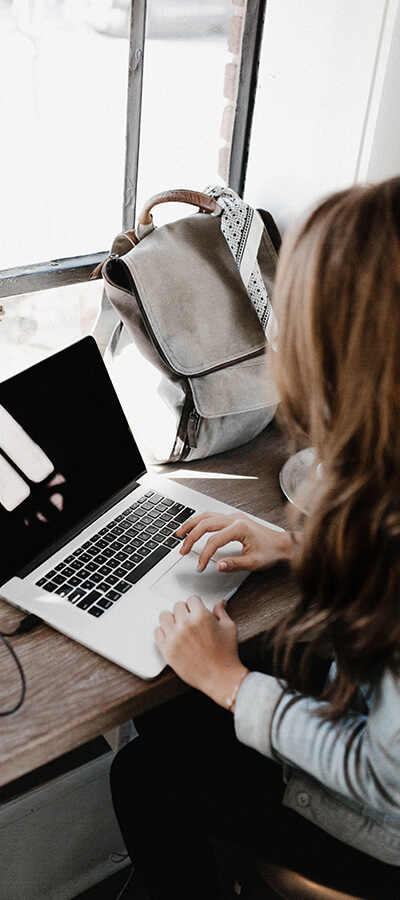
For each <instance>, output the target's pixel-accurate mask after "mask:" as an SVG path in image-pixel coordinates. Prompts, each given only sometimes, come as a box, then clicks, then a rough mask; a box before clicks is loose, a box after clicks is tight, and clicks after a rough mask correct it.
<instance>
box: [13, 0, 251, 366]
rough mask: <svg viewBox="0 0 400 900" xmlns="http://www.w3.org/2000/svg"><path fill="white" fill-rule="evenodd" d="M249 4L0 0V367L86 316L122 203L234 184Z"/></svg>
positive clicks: (243, 113)
mask: <svg viewBox="0 0 400 900" xmlns="http://www.w3.org/2000/svg"><path fill="white" fill-rule="evenodd" d="M263 5H264V4H263V3H259V2H256V0H248V2H247V5H246V3H245V0H206V2H202V3H200V2H199V0H147V3H146V2H145V0H132V2H131V0H0V75H1V81H0V114H1V121H2V151H1V153H2V156H1V167H0V199H1V210H2V216H1V224H0V232H1V233H0V298H1V299H0V302H1V303H2V309H0V379H2V378H5V377H8V376H9V375H11V374H13V372H15V371H17V370H18V369H20V368H23V367H25V366H26V365H29V364H31V363H32V362H34V361H36V360H37V359H39V358H41V357H42V356H44V355H46V354H48V353H49V352H51V351H53V350H55V349H58V348H59V347H60V346H62V345H65V344H67V343H70V342H71V341H73V340H76V339H77V338H78V337H79V336H80V335H81V334H84V333H88V332H90V331H91V330H92V329H93V326H94V323H95V321H96V317H97V314H98V310H99V307H100V303H101V297H102V282H101V280H100V281H95V282H89V281H88V279H89V275H90V272H91V271H92V269H93V268H94V266H95V265H96V263H97V262H98V261H99V260H101V259H102V258H103V257H104V256H105V255H106V253H107V251H108V248H109V246H110V243H111V241H112V239H113V237H114V235H115V234H116V233H117V232H118V231H120V230H121V228H128V227H132V225H133V222H134V217H135V210H136V204H137V202H138V204H139V205H140V204H141V203H143V202H144V201H145V200H146V199H147V198H148V196H150V195H152V194H153V193H156V192H157V191H159V190H165V189H166V188H173V187H191V188H194V189H197V190H202V189H203V188H204V187H205V186H206V184H208V183H221V182H222V183H224V182H228V183H230V184H231V185H232V187H234V188H235V189H236V190H239V192H240V191H241V189H242V181H243V173H244V170H245V159H246V141H247V140H248V134H249V114H248V113H249V103H248V100H249V96H250V94H251V92H252V90H253V92H254V73H255V71H256V60H257V46H258V43H259V41H260V35H261V30H260V29H261V23H262V12H263ZM245 11H246V16H245ZM181 212H182V211H181V210H176V211H172V210H171V208H169V209H168V208H166V207H159V209H158V210H157V221H158V222H159V223H161V222H162V221H163V218H164V219H165V218H171V216H173V215H180V214H181Z"/></svg>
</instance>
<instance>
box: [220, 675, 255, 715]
mask: <svg viewBox="0 0 400 900" xmlns="http://www.w3.org/2000/svg"><path fill="white" fill-rule="evenodd" d="M248 675H250V669H246V671H245V673H244V675H242V677H241V678H240V680H239V681H238V683H237V685H236V687H235V690H234V691H233V694H232V696H231V697H227V698H226V701H225V703H226V707H227V709H229V712H231V713H234V712H235V703H236V698H237V695H238V693H239V691H240V688H241V687H242V684H243V682H244V679H245V678H247V676H248Z"/></svg>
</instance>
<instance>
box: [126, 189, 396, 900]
mask: <svg viewBox="0 0 400 900" xmlns="http://www.w3.org/2000/svg"><path fill="white" fill-rule="evenodd" d="M274 306H275V310H276V315H277V318H278V324H279V346H278V352H277V359H276V362H275V364H274V367H275V370H276V371H275V376H276V381H277V385H278V388H279V391H280V396H281V401H282V408H283V411H284V413H285V416H286V419H287V422H288V424H289V427H290V429H291V432H292V433H293V434H295V435H302V436H304V435H305V436H306V437H307V440H308V441H309V442H310V444H311V445H312V446H313V447H315V449H316V458H317V461H318V462H319V463H320V464H321V470H320V471H322V477H321V478H316V479H315V489H314V495H313V497H312V502H311V511H310V515H309V516H308V517H307V518H306V521H305V522H304V524H303V529H302V532H301V536H300V535H299V534H298V532H296V528H297V525H296V523H293V525H292V529H291V531H289V532H287V533H284V534H283V535H282V534H279V533H278V532H273V531H271V530H270V529H268V528H267V527H265V528H264V527H263V526H260V525H256V524H254V523H253V522H252V521H251V520H250V519H248V518H246V517H245V516H241V515H240V516H238V517H220V516H214V515H211V514H210V515H203V516H199V517H194V518H192V519H190V520H189V521H188V522H187V523H185V524H184V525H183V526H182V527H181V528H180V529H179V532H178V534H179V536H180V537H182V538H184V540H183V544H182V548H181V552H182V553H187V552H189V550H190V549H191V547H192V546H193V544H194V543H195V542H196V541H197V540H198V539H199V538H200V536H202V535H203V534H204V533H209V534H210V537H209V538H208V541H207V544H206V546H205V548H204V550H203V552H202V554H201V556H200V562H199V565H200V568H205V566H206V565H207V563H208V561H209V559H210V557H211V555H212V554H213V553H214V552H215V549H216V548H217V547H223V546H224V545H225V544H227V543H228V542H229V541H230V540H232V539H234V540H239V541H240V542H241V543H242V546H243V552H242V555H241V556H240V557H239V558H236V559H233V558H229V557H227V558H226V559H224V560H222V561H221V562H220V563H219V564H218V566H219V568H220V569H222V570H225V571H232V570H233V569H234V568H237V567H241V568H245V569H247V570H249V571H254V570H256V569H266V568H268V567H270V566H271V565H273V564H274V563H275V562H277V561H279V560H283V559H288V560H291V562H292V565H293V567H294V570H295V572H296V573H297V577H298V581H299V585H300V589H301V591H300V594H301V598H300V600H299V602H298V604H297V606H296V608H295V609H294V610H293V611H292V612H291V613H290V614H289V615H288V617H287V619H286V620H285V621H284V622H283V623H282V624H281V626H280V627H279V629H278V631H277V632H276V634H275V635H274V639H273V643H274V672H275V674H274V675H270V674H265V673H264V671H251V672H249V671H248V669H247V668H246V667H245V666H244V665H243V664H242V662H241V661H240V658H239V654H238V648H237V636H236V628H235V625H234V624H233V623H232V621H231V620H230V618H229V616H228V613H227V611H226V609H225V608H224V607H223V605H221V604H219V605H217V607H216V608H215V610H214V613H210V612H209V611H207V610H206V609H205V607H204V606H203V604H202V602H201V600H200V599H199V598H198V597H190V598H189V599H188V601H187V603H186V604H183V603H178V604H176V605H175V607H174V611H173V613H170V612H164V613H162V615H161V616H160V624H159V627H158V628H157V630H156V640H157V644H158V647H159V649H160V651H161V653H162V654H163V656H164V658H165V661H166V663H168V664H169V665H170V666H172V668H173V669H174V670H175V672H177V674H178V675H179V676H180V677H181V678H182V679H183V680H184V681H186V682H187V683H188V684H189V685H191V686H192V687H194V688H196V689H197V691H196V692H194V693H193V692H191V693H189V694H188V695H187V696H186V697H185V698H184V699H181V700H180V701H176V702H175V704H170V705H167V706H166V707H165V708H164V709H163V710H161V711H160V712H159V713H157V714H152V715H148V716H147V720H146V717H143V720H144V721H143V724H142V727H139V732H140V737H139V739H137V740H135V741H133V742H132V744H130V745H129V746H128V747H127V748H125V749H124V750H123V751H122V752H121V753H120V754H119V755H118V756H117V758H116V760H115V762H114V764H113V770H112V788H113V797H114V804H115V809H116V812H117V816H118V819H119V823H120V826H121V829H122V833H123V836H124V839H125V842H126V845H127V848H128V851H129V853H130V855H131V858H132V860H133V863H134V866H135V869H136V870H137V871H138V873H139V875H140V877H141V878H142V881H143V884H144V885H145V888H146V890H147V891H148V893H149V896H150V897H151V898H153V900H159V898H162V900H168V898H174V900H177V898H184V897H185V898H190V900H195V898H199V900H200V898H207V900H211V898H217V897H219V896H222V894H220V893H219V889H220V888H219V887H218V877H217V871H216V867H215V863H214V857H213V853H212V849H211V844H210V842H209V838H208V834H209V833H213V834H215V835H217V836H220V837H223V838H225V839H226V840H228V841H229V840H231V841H233V842H234V843H235V844H237V845H238V846H243V847H245V848H246V849H249V850H252V851H255V852H256V853H257V854H261V855H264V856H265V857H266V858H268V859H271V860H275V861H278V862H285V863H287V864H288V865H291V866H293V867H294V868H295V869H296V870H297V871H301V872H303V873H304V874H305V875H307V874H309V875H310V876H311V877H316V878H321V879H322V880H324V881H325V883H328V884H331V885H332V886H333V887H337V888H338V889H340V888H341V889H342V890H349V891H350V890H352V891H353V892H354V894H355V895H356V896H362V897H372V898H374V900H376V898H377V897H379V898H380V900H394V898H395V897H399V896H400V674H399V665H400V615H399V606H400V591H399V588H400V584H399V579H400V350H399V347H400V179H393V180H390V181H388V182H385V183H383V184H381V185H378V186H374V187H368V188H366V187H355V188H352V189H350V190H347V191H344V192H341V193H339V194H336V195H334V196H333V197H332V198H330V199H328V200H326V201H325V202H323V203H322V204H321V205H320V206H319V207H318V208H317V209H316V210H315V211H313V212H312V213H311V215H310V216H309V217H308V219H307V221H306V222H305V223H304V224H303V225H302V226H301V227H300V228H297V229H296V231H295V232H293V233H292V235H291V236H289V237H288V238H287V239H285V240H284V242H283V247H282V250H281V256H280V261H279V267H278V275H277V283H276V290H275V302H274ZM327 648H329V653H330V654H331V658H333V659H334V662H333V664H332V666H331V668H330V670H329V675H328V677H327V678H326V679H324V681H323V682H322V684H321V683H320V684H318V683H316V680H315V670H314V667H313V659H314V658H315V657H316V656H321V653H322V654H323V655H325V657H326V655H327ZM210 700H211V701H212V702H210ZM232 714H233V715H232ZM280 772H281V773H282V775H283V778H281V777H280ZM282 801H283V802H282Z"/></svg>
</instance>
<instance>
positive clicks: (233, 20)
mask: <svg viewBox="0 0 400 900" xmlns="http://www.w3.org/2000/svg"><path fill="white" fill-rule="evenodd" d="M242 31H243V19H242V17H241V16H231V17H230V19H229V22H228V50H229V52H230V53H233V54H234V56H239V53H240V47H241V43H242Z"/></svg>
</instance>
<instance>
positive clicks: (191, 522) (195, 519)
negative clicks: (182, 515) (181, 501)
mask: <svg viewBox="0 0 400 900" xmlns="http://www.w3.org/2000/svg"><path fill="white" fill-rule="evenodd" d="M213 515H215V514H214V513H212V512H204V513H198V515H197V516H191V517H190V519H186V522H182V525H179V528H177V529H176V532H175V534H177V535H179V536H180V537H183V535H184V534H188V532H189V531H191V530H192V528H194V527H195V526H196V525H198V523H199V522H201V521H202V519H206V518H210V517H211V516H213Z"/></svg>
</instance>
